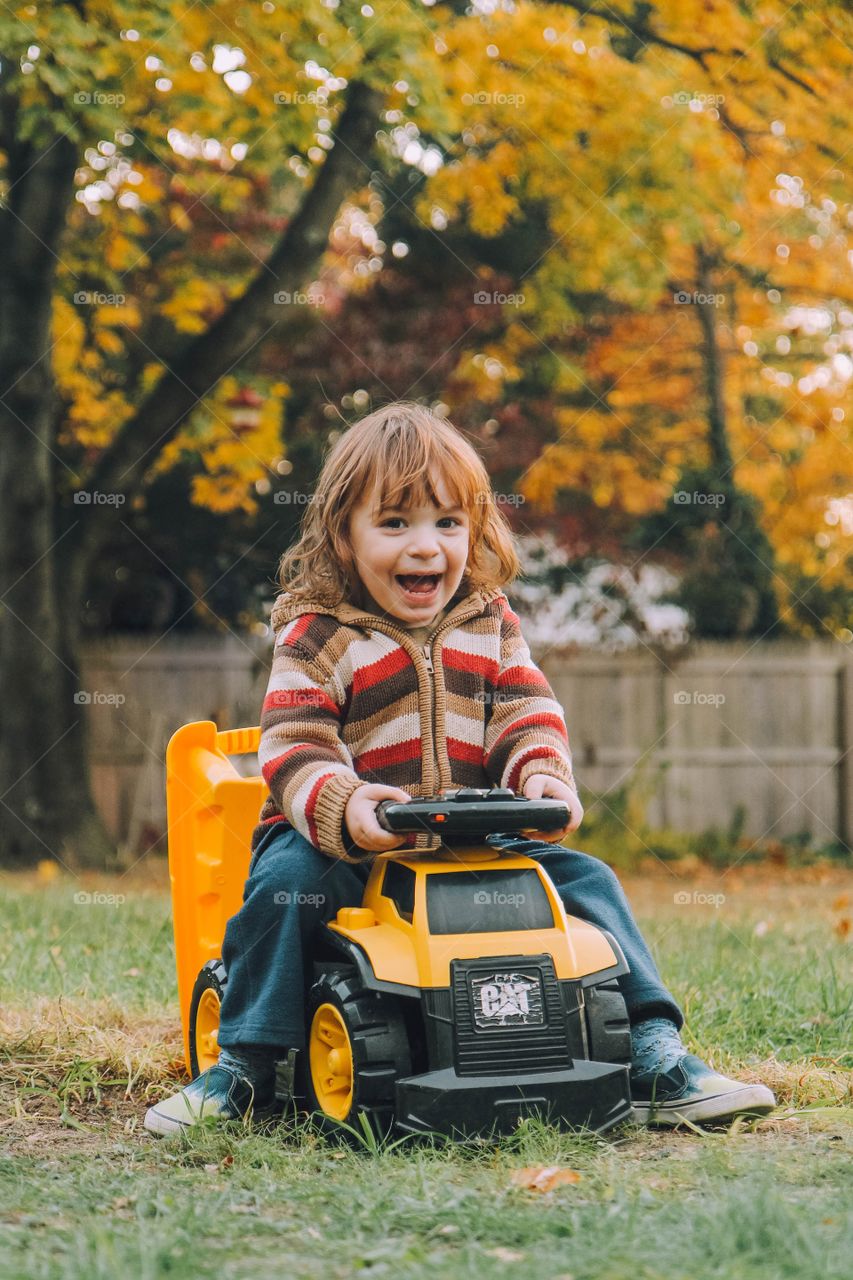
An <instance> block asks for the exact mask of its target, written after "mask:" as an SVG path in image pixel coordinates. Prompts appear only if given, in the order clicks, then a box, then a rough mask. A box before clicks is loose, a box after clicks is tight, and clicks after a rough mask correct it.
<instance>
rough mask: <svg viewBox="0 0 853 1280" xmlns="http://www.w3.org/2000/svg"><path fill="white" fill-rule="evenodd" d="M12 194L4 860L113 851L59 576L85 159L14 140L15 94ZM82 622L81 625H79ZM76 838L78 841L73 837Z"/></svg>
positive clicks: (1, 558)
mask: <svg viewBox="0 0 853 1280" xmlns="http://www.w3.org/2000/svg"><path fill="white" fill-rule="evenodd" d="M4 107H5V110H4V125H5V126H6V129H5V133H6V137H5V139H4V143H5V147H4V149H5V150H6V152H7V157H8V184H9V189H8V194H7V198H6V202H5V206H4V208H3V210H2V214H0V441H2V448H0V680H1V681H2V688H3V732H2V735H0V856H2V859H3V861H4V862H5V863H6V864H7V865H9V864H11V865H15V864H26V863H32V862H34V861H37V860H38V859H40V858H48V857H53V858H57V859H59V860H60V861H63V862H68V861H69V859H70V858H71V857H72V856H73V855H72V845H73V843H75V842H76V843H79V844H80V845H82V846H85V849H86V852H87V853H88V855H89V859H88V860H90V861H94V862H99V861H100V862H103V861H105V860H106V859H107V858H108V856H109V854H110V852H111V841H110V840H109V838H108V836H107V834H106V832H105V830H104V828H103V826H102V824H101V822H100V821H99V819H98V817H97V815H96V813H95V809H94V806H93V804H92V800H91V795H90V792H89V783H88V776H87V769H86V749H85V721H84V715H83V712H84V708H83V706H81V705H78V703H76V702H75V701H74V694H75V693H76V691H77V686H78V681H77V674H76V670H75V662H74V653H75V652H76V646H75V643H74V640H75V637H74V634H73V625H74V624H76V620H77V616H78V610H77V607H76V604H75V602H74V601H69V599H68V597H67V594H66V591H65V589H64V585H63V582H62V581H61V579H60V578H59V577H58V575H57V538H59V547H61V544H62V538H61V535H59V534H58V531H57V525H56V506H55V499H54V487H53V476H54V470H53V468H54V463H55V452H54V438H53V423H54V420H55V413H56V405H55V393H54V386H53V378H52V371H51V336H50V335H51V312H52V292H53V282H54V276H55V269H56V264H57V261H58V253H59V246H60V243H61V238H62V231H63V228H64V225H65V219H66V215H67V211H68V207H69V205H70V202H71V200H72V199H73V189H74V184H73V180H74V172H75V169H76V167H77V156H76V151H75V147H74V144H73V143H72V142H70V141H69V140H68V139H67V138H60V139H58V140H55V141H53V142H52V143H34V142H20V141H18V140H17V139H15V138H14V111H13V109H12V108H10V106H9V104H8V102H7V103H4ZM69 622H70V623H71V624H72V627H71V629H69V626H68V624H69ZM71 835H73V836H74V837H75V841H74V842H72V841H71V840H70V839H69V837H70V836H71Z"/></svg>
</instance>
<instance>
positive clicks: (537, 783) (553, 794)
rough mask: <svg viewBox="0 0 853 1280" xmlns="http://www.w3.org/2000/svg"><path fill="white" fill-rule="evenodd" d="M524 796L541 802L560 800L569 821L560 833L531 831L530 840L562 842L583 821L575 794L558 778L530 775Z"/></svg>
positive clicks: (581, 808) (544, 774)
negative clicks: (544, 798)
mask: <svg viewBox="0 0 853 1280" xmlns="http://www.w3.org/2000/svg"><path fill="white" fill-rule="evenodd" d="M523 794H524V795H526V796H527V798H528V800H541V799H543V797H547V798H548V799H549V800H562V801H563V802H564V803H565V804H566V805H568V808H569V814H570V815H571V816H570V820H569V823H568V825H567V826H565V827H563V828H562V830H560V831H533V832H530V833H529V838H530V839H531V840H547V841H549V842H553V841H556V840H562V838H563V836H567V835H568V834H569V833H570V832H571V831H577V829H578V827H579V826H580V824H581V822H582V821H583V805H582V804H581V802H580V800H579V798H578V796H577V793H576V792H574V791H572V789H571V787H569V786H567V785H566V783H565V782H561V781H560V779H559V778H552V777H551V776H550V775H549V774H547V773H532V774H531V775H530V777H529V778H528V779H527V781H526V782H525V784H524V792H523Z"/></svg>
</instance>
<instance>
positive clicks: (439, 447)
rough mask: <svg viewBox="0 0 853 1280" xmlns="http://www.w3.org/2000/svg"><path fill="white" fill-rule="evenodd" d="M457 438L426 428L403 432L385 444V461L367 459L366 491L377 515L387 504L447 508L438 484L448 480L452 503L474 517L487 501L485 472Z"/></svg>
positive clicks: (364, 478) (445, 482) (389, 505)
mask: <svg viewBox="0 0 853 1280" xmlns="http://www.w3.org/2000/svg"><path fill="white" fill-rule="evenodd" d="M453 443H454V442H452V441H451V442H449V443H448V442H447V441H444V440H441V439H438V438H436V436H435V435H425V434H423V433H421V432H417V431H415V432H411V433H409V432H400V433H395V435H394V436H393V437H392V438H391V439H390V440H387V441H386V442H385V444H386V447H385V449H383V451H382V452H383V456H382V460H381V464H380V465H378V466H377V465H376V460H375V459H371V458H368V457H366V458H365V459H364V477H363V480H364V484H363V488H362V490H361V491H362V492H363V493H369V492H370V491H371V489H372V496H373V502H374V514H377V513H378V512H379V511H381V510H382V509H383V508H389V507H392V508H398V509H400V510H405V509H406V508H409V507H418V506H428V505H429V504H430V503H432V504H433V505H434V506H436V507H439V508H440V507H442V506H443V503H442V501H441V499H440V497H439V495H438V492H437V488H438V486H439V485H441V484H443V486H444V489H445V492H446V494H447V498H448V500H449V505H450V506H451V507H460V508H461V509H462V510H463V511H465V512H467V514H468V515H469V516H470V515H473V514H474V513H475V512H476V511H477V508H478V506H481V505H482V501H483V499H482V497H480V496H479V495H480V494H481V491H482V487H483V481H482V476H480V475H478V474H477V471H476V470H475V468H474V467H472V465H471V459H470V457H469V456H468V455H467V451H464V450H462V449H459V450H457V449H455V448H454V447H453Z"/></svg>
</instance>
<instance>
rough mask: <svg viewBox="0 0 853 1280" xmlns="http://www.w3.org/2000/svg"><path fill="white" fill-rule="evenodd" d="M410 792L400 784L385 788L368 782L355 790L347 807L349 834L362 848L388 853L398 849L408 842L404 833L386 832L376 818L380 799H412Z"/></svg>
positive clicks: (345, 811) (345, 813) (346, 817)
mask: <svg viewBox="0 0 853 1280" xmlns="http://www.w3.org/2000/svg"><path fill="white" fill-rule="evenodd" d="M411 798H412V797H411V796H410V795H409V793H408V792H407V791H401V790H400V788H399V787H385V786H383V785H382V783H381V782H367V783H365V785H364V786H363V787H359V788H358V790H357V791H354V792H353V793H352V795H351V796H350V798H349V800H348V801H347V805H346V808H345V809H344V822H345V823H346V826H347V831H349V833H350V836H351V838H352V840H353V841H354V843H355V844H357V845H358V847H359V848H360V849H368V850H370V851H371V852H372V853H387V852H388V850H389V849H399V848H400V846H401V845H402V844H404V843H405V836H402V835H400V833H399V832H394V831H386V830H385V828H384V827H380V825H379V823H378V822H377V820H376V806H377V805H378V804H379V801H380V800H400V801H404V802H405V801H406V800H411Z"/></svg>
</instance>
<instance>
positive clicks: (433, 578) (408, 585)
mask: <svg viewBox="0 0 853 1280" xmlns="http://www.w3.org/2000/svg"><path fill="white" fill-rule="evenodd" d="M441 576H442V575H441V574H440V573H398V574H397V575H396V579H397V582H399V584H400V586H401V587H402V589H403V593H404V594H405V595H406V596H408V597H409V599H411V600H430V599H432V597H433V596H434V595H435V594H436V592H437V591H438V588H439V585H440V583H441Z"/></svg>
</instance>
